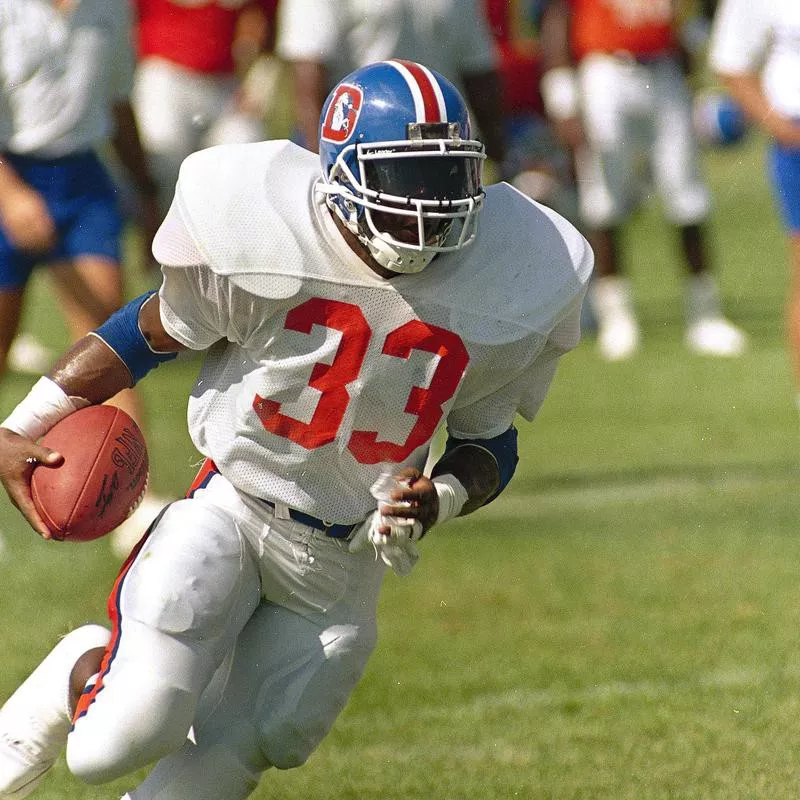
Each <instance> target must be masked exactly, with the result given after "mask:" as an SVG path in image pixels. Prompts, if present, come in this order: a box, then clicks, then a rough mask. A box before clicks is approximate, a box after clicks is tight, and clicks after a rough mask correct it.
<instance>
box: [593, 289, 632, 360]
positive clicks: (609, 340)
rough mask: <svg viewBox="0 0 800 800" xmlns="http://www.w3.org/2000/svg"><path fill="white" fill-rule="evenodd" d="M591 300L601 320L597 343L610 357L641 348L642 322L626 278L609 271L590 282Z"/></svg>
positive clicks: (598, 320) (600, 349)
mask: <svg viewBox="0 0 800 800" xmlns="http://www.w3.org/2000/svg"><path fill="white" fill-rule="evenodd" d="M589 301H590V304H591V309H592V311H593V312H594V315H595V317H596V320H597V347H598V349H599V351H600V355H601V356H602V357H603V358H604V359H606V361H621V360H623V359H625V358H630V357H631V356H632V355H634V353H636V351H637V350H638V349H639V325H638V324H637V322H636V315H635V314H634V311H633V302H632V299H631V285H630V282H629V281H628V280H627V279H626V278H620V277H619V276H617V275H607V276H605V277H603V278H596V279H595V280H593V281H592V282H591V283H590V284H589Z"/></svg>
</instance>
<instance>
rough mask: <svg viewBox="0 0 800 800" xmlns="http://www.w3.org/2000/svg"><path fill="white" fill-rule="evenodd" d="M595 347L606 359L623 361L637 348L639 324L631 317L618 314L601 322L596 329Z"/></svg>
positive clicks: (634, 352)
mask: <svg viewBox="0 0 800 800" xmlns="http://www.w3.org/2000/svg"><path fill="white" fill-rule="evenodd" d="M597 348H598V350H599V351H600V355H601V356H602V357H603V358H604V359H605V360H606V361H623V360H624V359H626V358H631V356H633V355H635V354H636V351H637V350H638V349H639V326H638V325H637V324H636V320H635V319H634V318H633V317H630V316H626V315H620V316H618V317H616V318H614V319H612V320H606V321H604V322H602V323H601V324H600V326H599V328H598V331H597Z"/></svg>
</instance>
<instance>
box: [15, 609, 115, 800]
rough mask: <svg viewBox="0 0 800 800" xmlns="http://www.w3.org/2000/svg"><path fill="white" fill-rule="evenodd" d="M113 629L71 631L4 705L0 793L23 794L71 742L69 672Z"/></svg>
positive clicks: (17, 797) (18, 799)
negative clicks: (69, 740) (68, 742)
mask: <svg viewBox="0 0 800 800" xmlns="http://www.w3.org/2000/svg"><path fill="white" fill-rule="evenodd" d="M109 639H110V634H109V632H108V631H107V630H106V629H105V628H102V627H100V626H99V625H84V626H83V627H81V628H77V629H76V630H74V631H72V632H71V633H68V634H67V635H66V636H65V637H64V638H63V639H61V641H60V642H59V643H58V644H57V645H56V646H55V647H54V648H53V650H51V651H50V653H49V655H48V656H47V657H46V658H45V659H44V661H42V663H41V664H39V666H38V667H37V668H36V669H35V670H34V671H33V672H32V673H31V675H30V676H29V677H28V678H27V679H26V680H25V682H24V683H23V684H22V685H21V686H20V687H19V689H17V691H16V692H14V694H13V695H11V697H10V698H9V699H8V701H7V702H6V704H5V705H4V706H3V707H2V708H1V709H0V798H4V800H21V798H23V797H27V796H28V795H29V794H30V793H31V792H32V791H33V790H34V789H35V788H36V787H37V786H38V785H39V783H40V782H41V781H42V779H43V778H44V776H45V774H46V773H47V771H48V770H49V769H50V767H52V766H53V764H54V763H55V761H56V759H57V758H58V756H59V754H60V753H61V751H62V750H63V749H64V746H65V745H66V743H67V736H68V734H69V730H70V726H71V724H72V721H71V719H70V712H69V678H70V673H71V672H72V668H73V667H74V666H75V662H76V661H77V660H78V659H79V658H80V657H81V656H82V655H83V654H84V653H85V652H87V651H88V650H91V649H93V648H95V647H105V646H106V645H107V644H108V641H109Z"/></svg>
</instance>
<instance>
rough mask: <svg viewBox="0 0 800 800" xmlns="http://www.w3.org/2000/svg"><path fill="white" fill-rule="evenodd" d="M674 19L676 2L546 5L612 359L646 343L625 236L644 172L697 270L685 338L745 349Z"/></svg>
mask: <svg viewBox="0 0 800 800" xmlns="http://www.w3.org/2000/svg"><path fill="white" fill-rule="evenodd" d="M676 28H677V17H676V10H675V8H674V4H673V3H672V2H670V0H636V2H634V0H546V2H545V3H544V7H543V9H542V20H541V45H542V53H543V57H544V61H545V65H544V68H545V74H544V75H543V78H542V93H543V99H544V102H545V107H546V109H547V113H548V114H549V116H550V118H551V119H552V120H553V123H554V125H555V126H556V130H557V131H558V133H559V135H560V136H561V138H562V139H563V141H564V142H565V143H566V144H568V145H569V146H570V147H571V148H572V149H573V151H574V156H575V168H576V174H577V181H578V193H579V205H580V215H581V220H582V224H583V225H584V226H585V227H586V229H587V236H588V237H589V239H590V241H591V242H592V246H593V248H594V251H595V257H596V271H595V279H594V280H593V283H592V286H591V288H590V295H589V297H590V301H591V303H592V308H593V311H594V313H595V316H596V318H597V324H598V347H599V351H600V354H601V355H602V356H603V357H604V358H606V359H608V360H619V359H624V358H628V357H630V356H632V355H633V354H634V353H635V352H636V351H637V349H638V347H639V338H640V334H639V326H638V322H637V320H636V316H635V313H634V310H633V301H632V297H631V288H630V283H629V281H628V280H627V279H626V278H625V277H624V276H623V275H622V267H621V263H620V261H621V258H620V253H619V234H620V226H621V225H623V224H624V223H625V222H626V221H627V220H628V218H629V217H630V215H631V213H632V211H633V210H634V209H635V208H636V206H637V205H638V204H639V202H640V200H641V192H642V185H643V184H642V178H643V177H646V178H647V179H648V180H652V182H653V184H654V188H655V190H656V191H657V193H658V194H659V196H660V198H661V201H662V204H663V207H664V213H665V215H666V217H667V219H668V220H669V222H670V223H672V224H673V225H674V226H675V227H676V228H677V232H678V235H679V239H680V246H681V251H682V254H683V259H684V261H685V264H686V267H687V269H688V273H689V274H688V280H687V283H686V334H685V342H686V345H687V346H688V347H689V348H690V349H691V350H692V351H694V352H696V353H700V354H704V355H710V356H737V355H739V354H741V353H742V352H743V350H744V349H745V346H746V337H745V335H744V333H743V332H742V331H741V330H740V329H739V328H738V327H736V326H735V325H734V324H732V323H731V322H730V321H728V320H727V319H725V317H724V316H723V314H722V312H721V310H720V302H719V291H718V288H717V283H716V281H715V279H714V277H712V275H711V272H710V268H709V255H708V247H707V242H706V237H705V234H704V228H703V223H704V222H705V220H706V218H707V216H708V213H709V210H710V198H709V192H708V189H707V187H706V184H705V182H704V180H703V177H702V175H701V173H700V166H699V154H698V146H697V141H696V138H695V132H694V129H693V121H692V100H691V94H690V91H689V87H688V84H687V80H686V74H685V59H684V52H683V50H682V47H681V45H680V43H679V39H678V34H677V31H676ZM642 161H644V162H645V163H646V165H647V174H646V175H644V176H643V175H642V174H640V170H639V169H638V168H639V167H640V166H641V162H642Z"/></svg>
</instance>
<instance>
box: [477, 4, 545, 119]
mask: <svg viewBox="0 0 800 800" xmlns="http://www.w3.org/2000/svg"><path fill="white" fill-rule="evenodd" d="M511 5H512V4H511V3H509V0H484V7H485V9H486V16H487V19H488V21H489V29H490V30H491V32H492V36H493V37H494V40H495V42H496V43H497V49H498V50H499V51H500V70H499V71H500V81H501V85H502V90H503V107H504V109H505V110H506V111H509V112H526V111H538V112H540V113H541V112H542V100H541V97H540V96H539V78H540V77H541V74H542V69H541V58H540V56H539V53H538V51H537V48H536V45H535V43H534V42H533V41H531V40H529V39H521V38H517V37H516V36H515V31H514V27H515V26H514V24H513V23H514V20H512V19H511V13H512V10H511V8H510V6H511Z"/></svg>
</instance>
